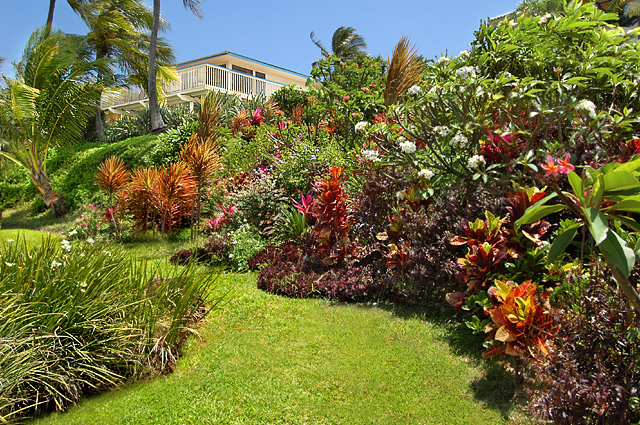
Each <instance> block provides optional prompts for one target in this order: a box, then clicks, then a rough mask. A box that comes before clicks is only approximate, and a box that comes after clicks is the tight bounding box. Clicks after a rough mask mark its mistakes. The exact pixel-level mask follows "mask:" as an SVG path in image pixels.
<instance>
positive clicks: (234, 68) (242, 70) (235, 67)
mask: <svg viewBox="0 0 640 425" xmlns="http://www.w3.org/2000/svg"><path fill="white" fill-rule="evenodd" d="M231 69H233V70H234V71H238V72H242V73H243V74H247V75H253V71H252V70H250V69H248V68H243V67H241V66H238V65H231Z"/></svg>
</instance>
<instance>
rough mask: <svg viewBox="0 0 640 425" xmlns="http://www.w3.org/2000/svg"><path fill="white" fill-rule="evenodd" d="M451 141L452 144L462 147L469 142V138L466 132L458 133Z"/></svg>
mask: <svg viewBox="0 0 640 425" xmlns="http://www.w3.org/2000/svg"><path fill="white" fill-rule="evenodd" d="M450 143H451V145H452V146H455V147H458V148H461V147H463V146H464V145H466V144H467V143H469V139H467V138H466V137H465V135H464V134H462V133H458V134H456V135H455V136H454V137H453V139H451V142H450Z"/></svg>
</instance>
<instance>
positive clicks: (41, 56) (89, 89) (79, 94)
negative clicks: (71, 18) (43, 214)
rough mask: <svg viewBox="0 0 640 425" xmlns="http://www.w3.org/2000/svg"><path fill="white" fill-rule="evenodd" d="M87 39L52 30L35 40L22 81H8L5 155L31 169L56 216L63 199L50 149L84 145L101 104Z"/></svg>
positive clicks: (1, 128)
mask: <svg viewBox="0 0 640 425" xmlns="http://www.w3.org/2000/svg"><path fill="white" fill-rule="evenodd" d="M83 43H84V41H83V39H82V38H81V37H77V36H69V35H65V34H62V33H60V32H56V33H52V34H50V28H46V27H45V28H44V29H39V30H36V31H35V32H34V33H33V34H32V36H31V39H30V40H29V43H28V44H27V47H26V49H25V52H24V54H23V57H22V59H21V61H20V62H19V63H18V65H17V67H16V78H15V79H8V78H7V77H2V80H3V87H2V90H0V146H2V150H0V155H1V156H3V157H5V158H7V159H9V160H11V161H13V162H15V163H16V164H17V165H19V166H21V167H23V168H25V169H26V170H27V171H28V172H29V176H30V178H31V180H32V181H33V183H34V184H35V186H36V188H37V189H38V191H39V193H40V196H41V197H42V200H43V201H44V203H45V204H46V205H47V207H49V208H51V209H52V211H53V212H54V213H58V212H60V209H59V208H58V207H59V206H61V203H59V202H58V201H59V199H60V197H59V195H58V194H57V193H56V192H54V190H53V189H52V187H51V180H50V179H49V176H48V175H47V169H46V160H47V155H48V152H49V148H50V147H53V146H60V145H63V144H66V143H73V142H75V141H77V140H79V139H80V138H81V137H82V135H83V132H84V129H85V125H86V123H87V121H88V119H89V118H90V117H91V115H92V114H93V112H94V111H95V107H96V106H97V104H98V101H99V99H100V92H101V87H100V86H99V85H98V84H96V82H95V72H97V71H98V70H99V69H100V67H99V65H98V63H97V62H89V61H87V60H86V59H87V57H86V55H84V54H79V53H78V52H85V51H86V46H85V45H84V44H83Z"/></svg>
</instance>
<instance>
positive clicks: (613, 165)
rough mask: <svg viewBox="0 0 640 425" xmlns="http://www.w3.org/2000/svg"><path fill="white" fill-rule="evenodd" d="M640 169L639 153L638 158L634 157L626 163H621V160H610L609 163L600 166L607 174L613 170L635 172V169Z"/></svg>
mask: <svg viewBox="0 0 640 425" xmlns="http://www.w3.org/2000/svg"><path fill="white" fill-rule="evenodd" d="M638 169H640V155H638V156H637V157H636V158H634V159H632V160H631V161H628V162H625V163H624V164H621V163H619V162H610V163H609V164H606V165H603V166H602V167H600V171H601V172H603V173H605V174H608V173H610V172H612V171H613V170H615V171H627V172H633V171H637V170H638Z"/></svg>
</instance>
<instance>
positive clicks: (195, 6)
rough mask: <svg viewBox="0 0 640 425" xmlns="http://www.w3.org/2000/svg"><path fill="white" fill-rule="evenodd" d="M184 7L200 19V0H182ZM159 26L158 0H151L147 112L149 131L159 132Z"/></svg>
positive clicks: (162, 127)
mask: <svg viewBox="0 0 640 425" xmlns="http://www.w3.org/2000/svg"><path fill="white" fill-rule="evenodd" d="M182 4H183V5H184V7H185V9H190V10H191V12H193V14H194V15H196V16H197V17H199V18H201V19H202V12H201V8H202V2H201V1H200V0H182ZM159 28H160V0H153V25H152V27H151V39H150V42H149V73H148V77H147V95H148V96H149V113H150V115H151V131H154V132H159V131H162V130H163V129H164V122H163V121H162V115H160V106H159V105H158V88H157V82H156V57H157V50H156V49H157V44H158V30H159Z"/></svg>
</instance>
